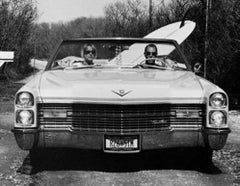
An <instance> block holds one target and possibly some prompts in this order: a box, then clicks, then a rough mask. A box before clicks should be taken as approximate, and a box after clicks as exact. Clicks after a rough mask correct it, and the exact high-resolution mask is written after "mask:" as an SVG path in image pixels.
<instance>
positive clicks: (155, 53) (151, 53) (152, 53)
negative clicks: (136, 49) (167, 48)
mask: <svg viewBox="0 0 240 186" xmlns="http://www.w3.org/2000/svg"><path fill="white" fill-rule="evenodd" d="M146 55H147V56H150V55H151V56H156V55H157V52H146Z"/></svg>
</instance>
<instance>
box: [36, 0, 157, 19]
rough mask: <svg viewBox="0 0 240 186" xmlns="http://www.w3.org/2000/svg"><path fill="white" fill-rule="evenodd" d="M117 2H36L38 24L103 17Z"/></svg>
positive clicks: (81, 0) (50, 0) (44, 0)
mask: <svg viewBox="0 0 240 186" xmlns="http://www.w3.org/2000/svg"><path fill="white" fill-rule="evenodd" d="M115 1H116V0H36V5H37V8H38V13H39V18H38V20H37V22H39V23H41V22H49V23H50V22H61V21H62V22H67V21H70V20H73V19H75V18H78V17H99V16H103V15H104V6H106V5H107V4H109V3H111V2H115ZM122 1H124V0H122ZM142 1H143V2H146V3H148V2H149V0H142ZM153 2H154V1H153Z"/></svg>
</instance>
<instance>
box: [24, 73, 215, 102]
mask: <svg viewBox="0 0 240 186" xmlns="http://www.w3.org/2000/svg"><path fill="white" fill-rule="evenodd" d="M216 88H217V86H215V85H213V84H211V83H210V82H208V81H206V80H204V79H202V78H200V77H198V76H196V75H195V74H194V73H192V72H188V71H171V70H145V69H131V70H124V69H123V70H119V69H116V70H113V69H110V70H106V69H104V70H101V69H81V70H55V71H45V72H43V73H42V74H41V75H40V76H39V77H36V78H35V79H34V80H32V81H31V82H29V83H28V84H27V85H25V87H24V88H23V89H25V90H29V89H37V90H36V91H35V93H34V94H38V95H37V97H38V99H40V100H41V101H42V102H61V103H62V102H76V101H79V102H115V101H116V102H119V101H120V102H121V101H124V102H122V103H127V102H128V101H129V102H145V101H146V102H148V103H149V101H150V102H166V103H171V102H172V103H177V102H183V100H185V101H184V102H190V103H192V102H194V103H200V102H203V100H204V97H205V96H206V94H209V92H211V90H215V91H216ZM205 90H208V92H206V91H205Z"/></svg>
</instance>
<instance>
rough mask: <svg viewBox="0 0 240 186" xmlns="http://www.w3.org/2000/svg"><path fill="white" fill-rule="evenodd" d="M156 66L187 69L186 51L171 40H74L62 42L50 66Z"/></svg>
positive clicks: (62, 67) (51, 67)
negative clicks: (182, 52) (183, 54)
mask: <svg viewBox="0 0 240 186" xmlns="http://www.w3.org/2000/svg"><path fill="white" fill-rule="evenodd" d="M85 68H139V69H141V68H155V69H163V70H165V69H166V70H187V65H186V61H185V60H184V58H183V56H182V54H181V53H180V51H179V50H178V48H176V46H175V45H174V43H171V42H163V41H161V42H159V41H158V42H154V41H152V40H151V42H150V41H148V42H147V41H144V42H143V41H142V40H140V41H135V40H134V41H129V40H128V41H126V42H125V41H122V40H120V41H118V40H116V41H115V42H114V40H111V41H108V40H107V41H96V40H74V41H71V42H70V41H68V42H62V43H61V45H60V46H59V48H58V50H57V53H56V54H55V56H54V58H53V60H52V61H51V63H50V66H49V69H50V70H56V69H65V70H71V69H85Z"/></svg>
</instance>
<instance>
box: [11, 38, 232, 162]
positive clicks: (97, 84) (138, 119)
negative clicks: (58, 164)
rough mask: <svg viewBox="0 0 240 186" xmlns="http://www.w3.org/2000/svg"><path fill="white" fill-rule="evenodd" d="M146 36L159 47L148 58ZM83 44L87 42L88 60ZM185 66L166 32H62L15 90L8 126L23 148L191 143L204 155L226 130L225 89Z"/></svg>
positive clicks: (130, 149)
mask: <svg viewBox="0 0 240 186" xmlns="http://www.w3.org/2000/svg"><path fill="white" fill-rule="evenodd" d="M149 43H151V44H154V45H155V46H157V51H158V53H157V55H156V56H155V57H154V61H155V64H152V65H149V64H146V59H145V56H144V50H145V46H146V45H148V44H149ZM85 44H90V45H91V46H94V52H93V54H94V59H93V61H92V64H86V62H85V61H84V60H85V59H84V58H83V57H84V56H83V50H82V48H83V47H84V45H85ZM191 69H192V68H191V66H190V65H189V63H188V61H187V60H186V58H185V57H184V55H183V53H182V52H181V50H180V47H179V45H178V43H177V42H176V41H175V40H171V39H151V38H91V39H70V40H63V41H62V42H61V43H60V44H59V46H58V47H57V49H56V52H55V53H54V55H53V56H52V57H51V59H50V60H49V62H48V64H47V67H46V69H45V71H44V72H43V73H42V74H40V75H38V76H36V77H35V78H34V79H33V80H32V81H30V82H29V83H27V84H26V85H25V86H23V87H22V88H21V89H20V90H19V91H18V92H17V94H16V98H15V113H14V115H15V122H14V128H13V129H12V132H13V133H14V135H15V138H16V141H17V144H18V145H19V147H20V148H21V149H24V150H38V149H42V148H79V149H95V150H102V151H104V152H109V153H137V152H140V151H143V150H154V149H166V148H195V149H196V148H197V149H199V151H201V152H202V153H205V155H207V157H208V158H211V157H212V150H218V149H221V148H223V146H224V145H225V143H226V140H227V136H228V134H229V132H230V129H229V125H228V96H227V95H226V93H225V92H224V91H223V90H222V89H220V88H219V87H218V86H216V85H214V84H212V83H210V82H208V81H207V80H205V79H203V78H201V77H199V76H197V75H195V73H194V72H193V71H192V70H191Z"/></svg>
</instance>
